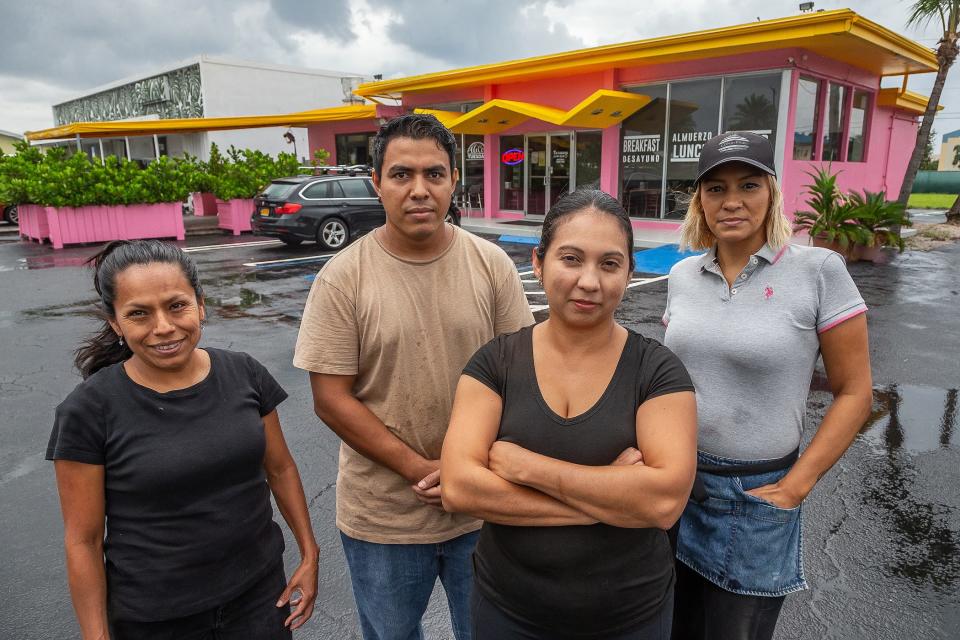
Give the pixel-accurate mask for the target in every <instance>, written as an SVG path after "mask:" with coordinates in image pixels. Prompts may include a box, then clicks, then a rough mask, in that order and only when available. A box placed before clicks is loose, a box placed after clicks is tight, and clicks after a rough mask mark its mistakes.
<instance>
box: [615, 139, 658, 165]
mask: <svg viewBox="0 0 960 640" xmlns="http://www.w3.org/2000/svg"><path fill="white" fill-rule="evenodd" d="M620 160H621V162H622V163H623V164H625V165H636V164H660V134H659V133H652V134H643V135H627V136H623V153H622V154H621V158H620Z"/></svg>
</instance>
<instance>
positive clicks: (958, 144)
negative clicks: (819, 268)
mask: <svg viewBox="0 0 960 640" xmlns="http://www.w3.org/2000/svg"><path fill="white" fill-rule="evenodd" d="M957 148H960V129H957V130H956V131H951V132H950V133H947V134H945V135H944V136H943V142H942V144H941V145H940V162H939V164H938V165H937V171H960V166H957V165H955V164H953V159H954V158H955V157H956V149H957Z"/></svg>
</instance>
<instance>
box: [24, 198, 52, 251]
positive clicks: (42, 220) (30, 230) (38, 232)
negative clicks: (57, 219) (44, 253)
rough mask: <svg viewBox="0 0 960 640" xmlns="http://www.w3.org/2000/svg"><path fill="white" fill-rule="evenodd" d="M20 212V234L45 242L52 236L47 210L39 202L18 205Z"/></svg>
mask: <svg viewBox="0 0 960 640" xmlns="http://www.w3.org/2000/svg"><path fill="white" fill-rule="evenodd" d="M17 212H18V213H19V214H20V236H21V237H23V238H29V239H30V240H36V241H37V242H43V241H44V240H48V239H49V238H50V225H49V223H48V222H47V211H46V209H44V208H43V207H41V206H40V205H38V204H21V205H17Z"/></svg>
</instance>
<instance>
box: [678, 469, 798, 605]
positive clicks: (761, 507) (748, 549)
mask: <svg viewBox="0 0 960 640" xmlns="http://www.w3.org/2000/svg"><path fill="white" fill-rule="evenodd" d="M795 460H796V452H794V453H793V454H791V455H790V456H787V457H786V458H783V459H780V460H767V461H756V460H753V461H745V460H733V459H730V458H722V457H720V456H715V455H711V454H708V453H703V452H700V451H698V452H697V482H696V484H695V486H694V492H693V493H694V495H692V496H691V498H690V501H689V502H688V503H687V507H686V509H684V511H683V516H682V517H681V519H680V523H679V532H678V536H677V559H679V560H680V561H681V562H683V563H684V564H685V565H687V566H688V567H690V568H691V569H693V570H694V571H696V572H697V573H699V574H700V575H702V576H703V577H705V578H706V579H707V580H709V581H710V582H712V583H714V584H716V585H717V586H719V587H721V588H723V589H726V590H727V591H731V592H733V593H739V594H741V595H750V596H783V595H786V594H788V593H793V592H795V591H802V590H803V589H806V588H807V581H806V580H805V579H804V575H803V543H802V541H801V517H800V507H799V506H797V507H794V508H793V509H781V508H780V507H777V506H774V505H773V504H771V503H769V502H767V501H765V500H761V499H760V498H757V497H756V496H753V495H751V494H748V493H747V492H746V491H747V490H748V489H755V488H756V487H760V486H763V485H766V484H773V483H775V482H777V481H778V480H780V478H782V477H783V476H785V475H786V474H787V472H788V471H789V470H790V467H791V466H792V465H793V462H794V461H795ZM725 468H729V470H725ZM754 469H758V471H754ZM731 472H732V473H731ZM734 474H736V475H734Z"/></svg>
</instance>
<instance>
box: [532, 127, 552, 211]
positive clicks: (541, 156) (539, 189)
mask: <svg viewBox="0 0 960 640" xmlns="http://www.w3.org/2000/svg"><path fill="white" fill-rule="evenodd" d="M547 140H548V136H546V135H536V136H527V215H534V216H542V215H546V213H547V188H548V185H549V178H548V176H549V168H548V165H547Z"/></svg>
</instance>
